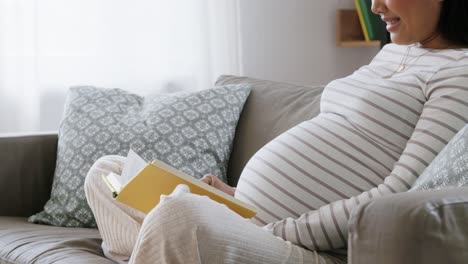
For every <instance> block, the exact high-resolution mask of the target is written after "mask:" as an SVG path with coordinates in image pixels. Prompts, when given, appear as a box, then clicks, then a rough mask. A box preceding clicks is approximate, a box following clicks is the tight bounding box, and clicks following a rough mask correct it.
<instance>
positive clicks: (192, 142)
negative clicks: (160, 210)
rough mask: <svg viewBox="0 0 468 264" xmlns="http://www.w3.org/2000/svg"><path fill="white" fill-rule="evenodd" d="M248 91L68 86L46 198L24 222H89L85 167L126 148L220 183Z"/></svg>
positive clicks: (242, 86)
mask: <svg viewBox="0 0 468 264" xmlns="http://www.w3.org/2000/svg"><path fill="white" fill-rule="evenodd" d="M249 93H250V86H249V85H247V84H238V85H225V86H219V87H215V88H214V89H208V90H203V91H198V92H191V93H176V94H155V95H150V96H147V97H140V96H138V95H135V94H131V93H128V92H125V91H123V90H120V89H103V88H96V87H90V86H85V87H74V88H71V89H70V93H69V96H68V98H67V101H66V105H65V113H64V117H63V120H62V123H61V126H60V131H59V141H58V150H57V167H56V170H55V175H54V183H53V186H52V193H51V198H50V200H49V201H48V202H47V203H46V205H45V207H44V211H42V212H40V213H38V214H36V215H33V216H31V217H30V218H29V221H30V222H34V223H41V224H50V225H57V226H67V227H95V226H96V223H95V219H94V217H93V214H92V212H91V209H90V208H89V207H88V204H87V202H86V197H85V194H84V190H83V183H84V179H85V177H86V174H87V172H88V170H89V169H90V167H91V166H92V164H93V163H94V162H95V161H96V160H97V159H99V158H100V157H102V156H105V155H122V156H125V155H126V154H127V152H128V151H129V149H130V148H131V149H133V150H134V151H135V152H137V153H138V154H139V155H140V156H141V157H142V158H144V159H145V160H147V161H151V160H154V159H159V160H161V161H163V162H166V163H168V164H170V165H172V166H174V167H176V168H179V169H180V170H182V171H184V172H186V173H187V174H189V175H192V176H194V177H195V178H200V177H202V176H203V175H205V174H213V175H216V176H218V177H220V178H221V179H222V180H224V181H226V170H227V163H228V160H229V156H230V153H231V145H232V140H233V138H234V134H235V129H236V125H237V121H238V119H239V116H240V113H241V111H242V108H243V106H244V103H245V101H246V99H247V97H248V95H249Z"/></svg>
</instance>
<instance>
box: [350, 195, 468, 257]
mask: <svg viewBox="0 0 468 264" xmlns="http://www.w3.org/2000/svg"><path fill="white" fill-rule="evenodd" d="M467 248H468V188H465V187H463V188H450V189H441V190H437V191H425V192H406V193H400V194H395V195H391V196H387V197H383V198H379V199H375V200H372V201H369V202H366V203H363V204H361V205H360V206H359V207H358V208H356V210H355V211H353V215H352V216H351V219H350V220H349V240H348V250H349V253H348V254H349V262H348V263H352V264H355V263H360V264H367V263H372V264H374V263H379V264H387V263H388V264H389V263H399V264H406V263H408V264H410V263H411V264H413V263H425V264H432V263H451V264H457V263H468V251H467Z"/></svg>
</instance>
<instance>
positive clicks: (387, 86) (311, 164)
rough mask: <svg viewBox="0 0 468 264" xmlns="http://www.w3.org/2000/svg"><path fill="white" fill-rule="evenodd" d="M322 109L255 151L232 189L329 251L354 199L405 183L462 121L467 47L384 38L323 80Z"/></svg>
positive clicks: (285, 234)
mask: <svg viewBox="0 0 468 264" xmlns="http://www.w3.org/2000/svg"><path fill="white" fill-rule="evenodd" d="M407 51H408V56H407V59H406V64H407V65H409V66H408V67H407V68H406V69H405V70H403V71H401V72H396V70H395V69H397V68H398V67H399V65H400V63H401V61H402V60H404V58H405V56H406V55H405V54H407ZM320 110H321V111H320V114H319V115H318V116H317V117H315V118H313V119H311V120H308V121H305V122H303V123H301V124H299V125H297V126H295V127H293V128H292V129H290V130H288V131H287V132H285V133H283V134H282V135H280V136H278V137H277V138H275V139H274V140H272V141H271V142H270V143H268V144H267V145H265V146H264V147H263V148H262V149H260V150H259V151H258V152H257V153H256V154H255V155H254V156H253V157H252V159H251V160H250V161H249V162H248V164H247V165H246V167H245V169H244V171H243V173H242V175H241V177H240V180H239V183H238V186H237V191H236V197H237V198H239V199H240V200H243V201H245V202H247V203H250V204H252V205H254V206H256V207H257V208H258V211H259V212H258V214H257V216H256V217H255V218H254V219H253V221H254V222H255V223H257V224H259V225H263V226H264V227H263V228H264V229H265V230H267V231H269V232H272V233H273V234H274V235H276V236H279V237H282V238H283V239H285V240H288V241H291V242H292V243H294V244H297V245H300V246H302V247H305V248H308V249H311V250H330V249H337V248H343V247H346V245H347V234H348V230H347V228H348V227H347V225H348V219H349V217H350V214H351V213H352V210H353V209H354V208H355V207H356V206H358V205H359V204H360V203H363V202H365V201H368V200H370V199H373V198H376V197H381V196H384V195H389V194H392V193H398V192H404V191H407V190H408V189H409V188H410V187H411V186H412V184H413V183H414V182H415V180H416V179H417V177H418V176H419V175H420V174H421V173H422V172H423V170H424V169H425V168H426V167H427V166H428V164H429V163H431V161H432V160H433V159H434V158H435V156H436V155H437V154H438V153H439V152H440V151H441V150H442V148H443V147H444V146H445V145H446V144H447V143H448V141H449V140H450V139H451V138H452V137H453V136H454V135H455V134H456V133H457V132H458V130H460V129H461V128H462V127H463V126H464V125H465V124H466V123H467V120H468V50H428V49H423V48H419V47H417V46H412V47H408V46H400V45H395V44H389V45H386V46H385V47H384V48H383V49H382V50H381V51H380V52H379V54H377V56H376V57H375V58H374V59H373V61H372V62H371V63H370V64H369V65H366V66H363V67H361V68H360V69H359V70H357V71H356V72H354V73H353V74H352V75H350V76H348V77H346V78H343V79H339V80H335V81H332V82H331V83H329V84H328V85H327V86H326V87H325V89H324V92H323V94H322V98H321V109H320Z"/></svg>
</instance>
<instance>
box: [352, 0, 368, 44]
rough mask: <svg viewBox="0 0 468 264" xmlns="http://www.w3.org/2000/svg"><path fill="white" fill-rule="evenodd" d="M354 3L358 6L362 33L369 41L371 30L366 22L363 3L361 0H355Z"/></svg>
mask: <svg viewBox="0 0 468 264" xmlns="http://www.w3.org/2000/svg"><path fill="white" fill-rule="evenodd" d="M354 4H355V6H356V11H357V13H358V16H359V22H360V23H361V29H362V33H363V35H364V39H365V40H366V41H369V40H370V38H369V31H368V29H367V26H366V22H365V21H364V15H363V10H362V6H361V4H360V3H359V0H354Z"/></svg>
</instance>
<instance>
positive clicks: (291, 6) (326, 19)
mask: <svg viewBox="0 0 468 264" xmlns="http://www.w3.org/2000/svg"><path fill="white" fill-rule="evenodd" d="M239 5H240V6H239V10H240V19H239V20H240V31H241V37H242V39H241V50H242V57H241V65H242V66H243V69H242V73H243V75H247V76H251V77H256V78H262V79H268V80H276V81H285V82H292V83H297V84H308V85H315V84H326V83H327V82H329V81H330V80H333V79H336V78H339V77H344V76H346V75H348V74H350V73H352V72H353V71H354V70H356V69H358V68H359V67H360V66H361V65H364V64H367V63H369V62H370V60H371V59H372V57H373V56H375V54H377V52H378V50H379V48H341V47H337V46H336V44H335V42H336V36H335V34H336V30H335V27H336V15H335V14H336V10H337V9H339V8H354V1H353V0H287V1H285V0H248V1H242V0H240V1H239Z"/></svg>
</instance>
